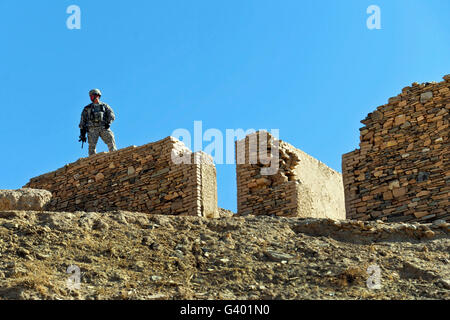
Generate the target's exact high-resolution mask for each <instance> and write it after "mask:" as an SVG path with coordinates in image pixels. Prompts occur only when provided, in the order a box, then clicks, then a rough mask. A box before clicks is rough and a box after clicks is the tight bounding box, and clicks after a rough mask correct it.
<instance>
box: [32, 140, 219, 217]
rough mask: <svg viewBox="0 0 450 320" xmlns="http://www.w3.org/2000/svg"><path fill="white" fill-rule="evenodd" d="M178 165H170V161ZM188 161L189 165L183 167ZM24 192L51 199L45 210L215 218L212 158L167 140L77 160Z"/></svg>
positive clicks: (215, 200)
mask: <svg viewBox="0 0 450 320" xmlns="http://www.w3.org/2000/svg"><path fill="white" fill-rule="evenodd" d="M173 155H175V159H182V156H183V157H184V159H185V160H184V163H180V161H176V162H174V161H172V156H173ZM186 159H188V160H189V161H186ZM25 187H27V188H36V189H45V190H48V191H50V192H51V193H52V195H53V197H52V200H51V202H50V204H49V205H48V208H47V209H48V210H54V211H68V212H74V211H99V212H102V211H111V210H116V209H121V210H127V211H137V212H148V213H152V214H170V215H197V216H205V217H218V209H217V185H216V169H215V166H214V164H213V161H212V157H211V156H209V155H207V154H205V153H203V152H196V153H192V152H191V151H190V150H189V149H188V148H186V146H185V145H184V144H183V143H182V142H181V141H179V140H177V139H175V138H173V137H167V138H165V139H163V140H160V141H157V142H154V143H149V144H147V145H144V146H141V147H135V146H132V147H128V148H125V149H121V150H118V151H115V152H111V153H100V154H97V155H93V156H91V157H88V158H82V159H80V160H78V161H76V162H74V163H71V164H68V165H66V166H65V167H63V168H61V169H59V170H56V171H54V172H50V173H47V174H44V175H41V176H39V177H36V178H32V179H31V180H30V182H29V183H28V184H27V185H26V186H25Z"/></svg>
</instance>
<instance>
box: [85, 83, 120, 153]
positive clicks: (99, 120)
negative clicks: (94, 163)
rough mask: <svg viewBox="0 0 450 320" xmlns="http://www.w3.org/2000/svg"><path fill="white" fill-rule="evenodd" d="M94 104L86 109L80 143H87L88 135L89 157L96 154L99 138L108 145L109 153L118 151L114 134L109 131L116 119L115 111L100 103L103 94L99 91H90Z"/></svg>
mask: <svg viewBox="0 0 450 320" xmlns="http://www.w3.org/2000/svg"><path fill="white" fill-rule="evenodd" d="M89 96H90V98H91V101H92V103H91V104H89V105H87V106H86V107H84V109H83V112H82V113H81V121H80V141H83V142H86V133H87V134H88V142H89V156H91V155H93V154H95V153H96V150H95V148H96V146H97V141H98V137H99V136H100V137H101V138H102V140H103V142H105V143H106V144H107V145H108V149H109V151H110V152H111V151H116V150H117V148H116V142H115V140H114V133H113V132H112V131H111V130H110V129H109V127H110V126H111V123H112V122H113V121H114V119H115V115H114V111H113V110H112V109H111V107H110V106H109V105H107V104H106V103H104V102H100V97H101V96H102V93H101V92H100V90H98V89H93V90H91V91H89Z"/></svg>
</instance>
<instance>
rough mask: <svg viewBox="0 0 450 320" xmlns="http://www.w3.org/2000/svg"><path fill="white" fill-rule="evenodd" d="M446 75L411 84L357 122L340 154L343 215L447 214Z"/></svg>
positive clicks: (423, 217)
mask: <svg viewBox="0 0 450 320" xmlns="http://www.w3.org/2000/svg"><path fill="white" fill-rule="evenodd" d="M449 112H450V75H447V76H445V77H444V81H443V82H440V83H424V84H418V83H413V84H412V86H410V87H406V88H404V89H403V90H402V93H401V94H399V95H398V96H396V97H394V98H391V99H389V102H388V103H387V104H385V105H382V106H380V107H378V108H377V109H376V110H375V111H374V112H372V113H370V114H369V115H368V116H367V118H366V119H364V120H362V121H361V122H362V123H363V124H364V125H365V126H364V127H362V128H361V129H360V144H359V146H360V148H359V149H356V150H354V151H352V152H350V153H347V154H344V155H343V156H342V173H343V178H344V190H345V204H346V210H347V218H348V219H359V220H373V219H382V220H384V221H423V222H426V221H433V220H436V219H445V220H447V221H448V220H449V219H450V202H449V198H450V165H449V156H450V145H449V135H450V131H449V120H450V116H449Z"/></svg>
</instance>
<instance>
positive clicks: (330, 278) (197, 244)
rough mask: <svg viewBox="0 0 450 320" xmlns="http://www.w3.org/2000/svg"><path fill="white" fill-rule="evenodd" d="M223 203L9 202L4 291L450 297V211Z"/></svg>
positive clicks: (2, 249) (20, 294)
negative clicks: (372, 216) (348, 214)
mask: <svg viewBox="0 0 450 320" xmlns="http://www.w3.org/2000/svg"><path fill="white" fill-rule="evenodd" d="M223 215H224V217H222V218H220V219H213V220H207V219H204V218H199V217H186V216H185V217H174V216H156V215H148V214H143V213H131V212H124V211H115V212H108V213H93V212H90V213H86V212H76V213H61V212H37V211H3V212H0V299H201V300H203V299H449V298H450V264H449V261H450V250H449V248H450V237H449V233H450V224H448V223H445V222H436V223H435V224H433V225H419V224H403V223H402V224H386V223H380V222H359V221H344V222H336V221H332V220H325V219H297V218H280V217H230V216H226V215H227V214H225V213H224V214H223ZM70 265H75V266H77V267H78V268H79V270H80V272H81V273H80V281H81V282H80V288H79V289H76V288H75V287H74V282H69V283H68V278H69V277H72V279H74V277H76V274H73V275H72V276H71V275H70V274H68V273H66V271H67V269H68V267H69V266H70ZM371 265H377V266H378V267H379V268H380V285H381V288H379V289H369V288H368V286H367V281H368V279H369V280H370V279H373V278H374V277H375V276H376V274H372V273H371V272H369V273H370V274H369V273H368V272H367V270H368V267H369V266H371ZM376 268H377V267H375V268H374V270H375V271H376ZM74 270H75V272H76V270H77V269H76V268H74ZM369 284H374V282H370V283H369ZM70 288H71V289H70Z"/></svg>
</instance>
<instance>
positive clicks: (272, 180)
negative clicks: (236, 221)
mask: <svg viewBox="0 0 450 320" xmlns="http://www.w3.org/2000/svg"><path fill="white" fill-rule="evenodd" d="M235 148H236V181H237V207H238V214H240V215H248V214H252V215H277V216H296V217H317V218H332V219H338V220H339V219H345V205H344V190H343V184H342V176H341V174H340V173H338V172H336V171H334V170H332V169H331V168H329V167H327V166H326V165H325V164H323V163H322V162H320V161H318V160H317V159H315V158H313V157H311V156H310V155H308V154H306V153H304V152H303V151H301V150H298V149H296V148H295V147H293V146H292V145H290V144H288V143H286V142H284V141H282V140H279V139H275V137H273V136H272V135H271V134H269V133H268V132H265V131H259V132H256V133H254V134H250V135H247V136H246V138H245V139H242V140H239V141H236V144H235ZM277 154H278V156H277ZM270 159H276V161H277V163H278V166H276V168H275V166H274V163H275V161H272V160H270ZM255 160H256V161H255ZM260 160H262V161H260ZM269 160H270V161H269ZM269 168H273V169H276V170H275V172H273V173H271V174H264V173H263V172H262V169H269ZM269 171H270V170H269ZM266 173H267V172H266Z"/></svg>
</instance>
